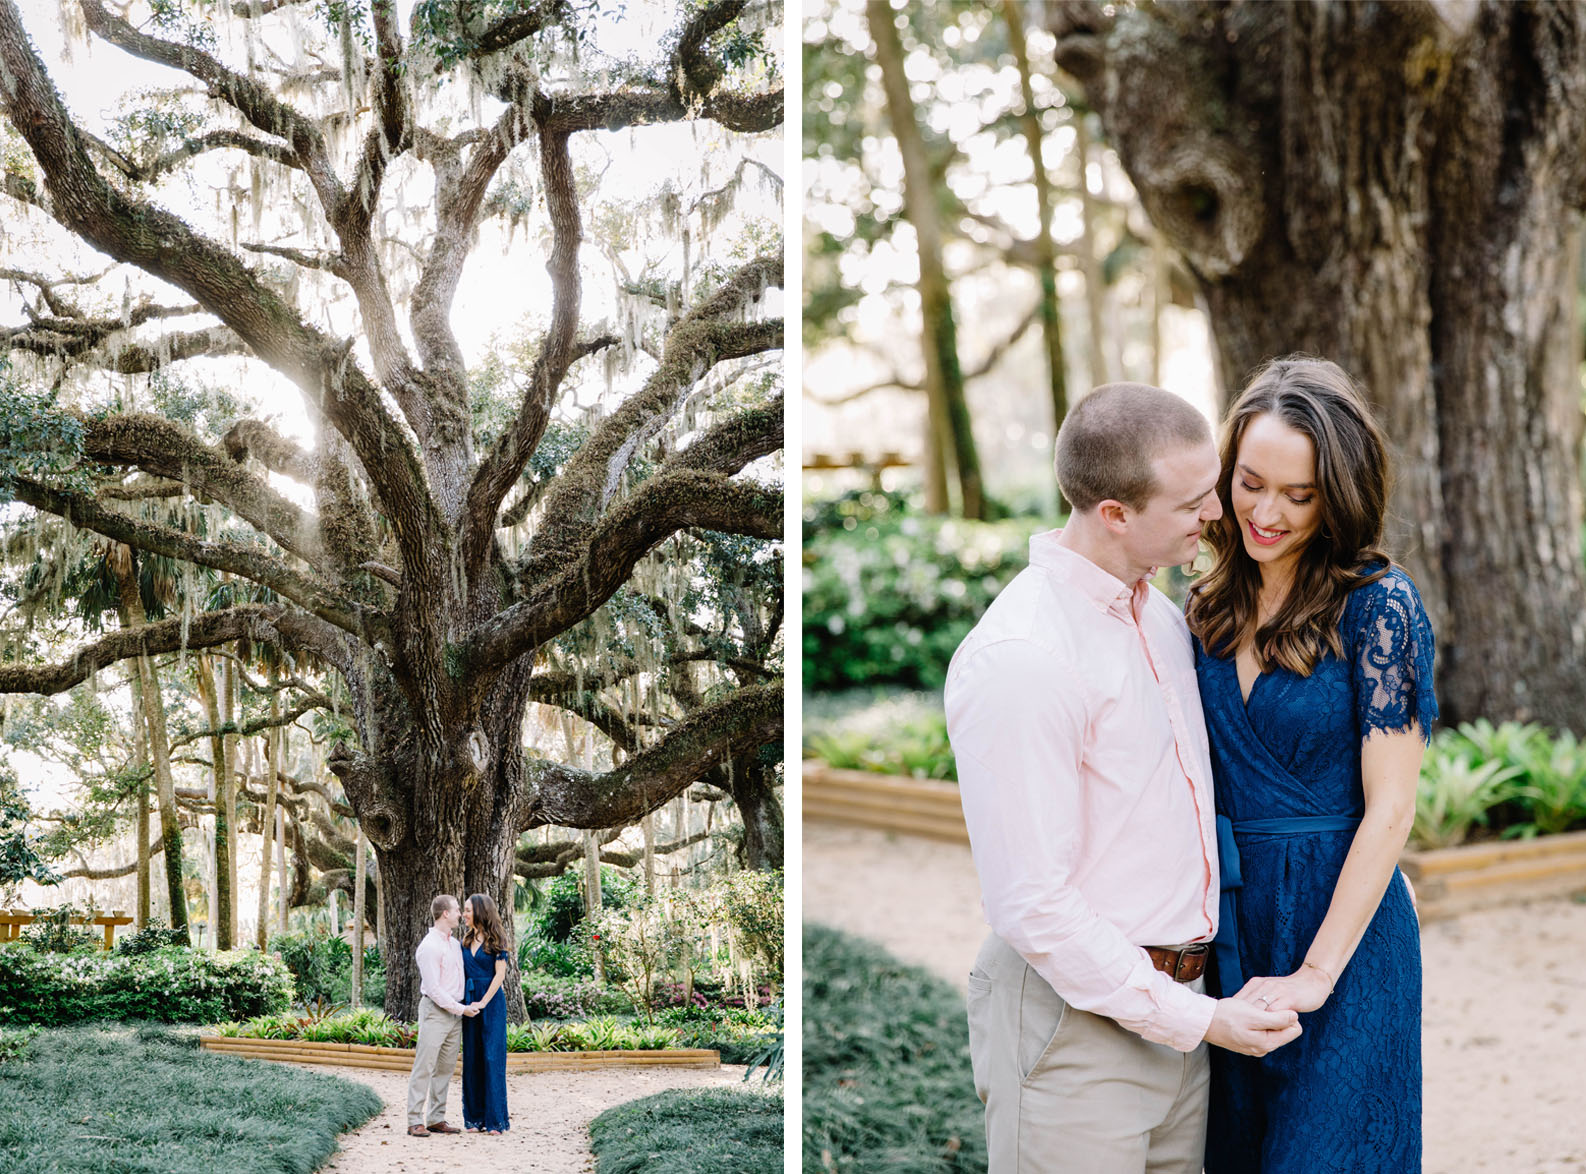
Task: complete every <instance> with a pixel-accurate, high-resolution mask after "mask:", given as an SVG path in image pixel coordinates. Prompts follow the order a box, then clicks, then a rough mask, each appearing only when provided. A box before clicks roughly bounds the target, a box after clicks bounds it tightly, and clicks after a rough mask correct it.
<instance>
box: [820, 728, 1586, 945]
mask: <svg viewBox="0 0 1586 1174" xmlns="http://www.w3.org/2000/svg"><path fill="white" fill-rule="evenodd" d="M804 818H805V819H813V820H830V821H832V822H836V823H846V824H855V825H858V826H860V827H869V828H877V829H879V830H882V831H889V832H895V833H899V834H902V835H913V836H926V837H929V838H931V839H938V840H950V841H953V842H955V843H962V844H967V843H968V842H969V832H968V829H967V828H965V826H964V815H963V808H962V807H961V806H960V803H959V797H958V787H957V786H956V785H955V784H953V783H944V782H939V781H937V780H934V779H908V778H901V777H899V776H896V775H879V774H871V773H870V772H868V771H858V770H837V769H835V768H833V767H829V766H827V765H826V764H825V763H824V762H821V761H819V760H816V759H807V760H805V762H804ZM1399 864H1400V867H1402V868H1403V869H1404V873H1405V875H1406V876H1408V877H1409V878H1410V881H1411V883H1412V884H1414V885H1415V893H1416V899H1417V901H1418V904H1419V909H1420V915H1421V920H1422V921H1423V922H1425V921H1435V920H1437V919H1438V918H1442V917H1450V916H1452V915H1454V914H1456V913H1463V912H1465V911H1467V910H1470V909H1479V908H1486V907H1490V906H1493V905H1502V904H1506V903H1509V902H1512V901H1525V900H1532V899H1535V898H1543V897H1561V896H1565V895H1568V894H1570V893H1574V892H1577V891H1581V890H1586V832H1565V833H1562V834H1558V835H1546V836H1537V837H1535V838H1533V839H1514V840H1489V841H1486V842H1483V843H1478V844H1465V845H1461V846H1460V847H1456V848H1436V849H1432V850H1429V851H1418V850H1414V849H1411V850H1409V851H1407V852H1405V853H1404V855H1403V856H1402V857H1400V860H1399Z"/></svg>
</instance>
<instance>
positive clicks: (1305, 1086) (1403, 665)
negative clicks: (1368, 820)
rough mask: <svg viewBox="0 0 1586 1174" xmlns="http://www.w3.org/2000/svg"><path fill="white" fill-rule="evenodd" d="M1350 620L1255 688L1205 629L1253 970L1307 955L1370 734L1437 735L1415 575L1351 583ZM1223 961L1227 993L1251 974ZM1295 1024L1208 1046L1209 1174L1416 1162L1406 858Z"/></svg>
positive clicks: (1238, 915)
mask: <svg viewBox="0 0 1586 1174" xmlns="http://www.w3.org/2000/svg"><path fill="white" fill-rule="evenodd" d="M1339 632H1340V635H1341V637H1342V643H1343V647H1344V655H1343V657H1342V658H1339V657H1335V656H1331V655H1329V656H1326V657H1324V658H1323V659H1322V660H1321V661H1320V662H1319V663H1318V664H1317V666H1316V667H1315V669H1313V670H1312V672H1311V674H1310V676H1308V677H1300V676H1296V675H1295V674H1294V673H1291V672H1289V671H1288V670H1286V669H1283V668H1274V669H1272V670H1271V671H1269V672H1267V673H1263V674H1262V675H1260V676H1259V677H1257V679H1256V681H1255V684H1254V685H1253V686H1252V687H1251V691H1250V700H1249V703H1248V705H1247V704H1246V703H1245V702H1244V701H1243V700H1242V698H1241V696H1240V693H1239V676H1238V670H1237V669H1236V667H1235V661H1234V658H1233V657H1232V656H1230V657H1227V658H1226V659H1223V658H1218V657H1215V656H1211V655H1209V654H1208V653H1207V652H1206V651H1205V649H1204V648H1202V647H1201V645H1200V642H1199V641H1196V644H1195V667H1196V673H1197V675H1198V677H1199V679H1200V690H1201V701H1202V703H1203V705H1204V707H1205V711H1206V725H1207V732H1208V734H1209V735H1210V740H1211V751H1212V773H1213V778H1214V780H1215V784H1216V793H1217V812H1218V817H1219V819H1218V822H1219V840H1220V843H1226V842H1227V837H1228V836H1229V835H1230V834H1231V836H1232V839H1233V842H1234V843H1235V844H1237V848H1238V851H1237V856H1236V857H1234V854H1232V853H1225V855H1228V856H1230V857H1232V858H1231V859H1229V861H1228V862H1227V863H1228V867H1227V868H1225V869H1224V882H1225V902H1224V908H1223V913H1224V918H1223V919H1224V921H1229V920H1231V921H1232V922H1233V923H1234V924H1233V926H1232V932H1233V933H1234V934H1235V935H1236V940H1237V945H1238V963H1239V967H1240V969H1242V972H1243V975H1242V979H1249V978H1252V977H1255V976H1257V975H1285V974H1290V973H1292V972H1293V971H1295V970H1297V969H1299V967H1300V965H1301V963H1302V962H1303V961H1304V959H1305V953H1306V950H1307V949H1308V948H1309V946H1310V944H1311V939H1312V938H1313V937H1314V936H1315V934H1316V931H1317V929H1318V928H1319V927H1320V926H1321V924H1322V918H1323V917H1324V916H1325V915H1326V913H1327V906H1328V903H1329V902H1330V901H1331V900H1332V895H1333V888H1334V886H1335V884H1336V883H1337V881H1338V874H1339V872H1340V871H1341V870H1342V868H1343V864H1344V857H1345V855H1346V854H1347V853H1348V851H1349V846H1350V843H1351V841H1352V839H1353V836H1354V826H1355V823H1356V821H1358V819H1359V817H1360V815H1361V812H1362V811H1363V810H1364V800H1363V796H1362V791H1361V782H1360V754H1361V742H1362V740H1363V739H1364V738H1365V737H1367V736H1368V735H1370V734H1372V733H1374V732H1377V731H1403V730H1406V729H1408V728H1409V727H1410V726H1411V724H1412V723H1419V726H1420V730H1421V733H1422V735H1423V737H1424V736H1429V733H1430V728H1431V724H1432V721H1433V720H1434V719H1435V718H1436V716H1437V699H1436V697H1435V696H1434V694H1433V691H1432V630H1431V626H1430V625H1429V624H1428V623H1427V619H1426V612H1425V610H1424V609H1423V608H1422V606H1421V597H1420V595H1419V594H1418V593H1417V592H1416V590H1415V584H1414V583H1413V582H1411V580H1410V578H1409V576H1408V575H1406V574H1405V573H1404V572H1403V571H1401V570H1399V569H1398V568H1393V569H1391V570H1389V572H1388V573H1387V575H1385V576H1384V577H1383V578H1382V579H1379V580H1378V581H1377V582H1375V583H1370V584H1367V585H1366V586H1364V587H1359V588H1356V589H1355V591H1353V592H1352V593H1351V594H1350V596H1349V600H1348V603H1347V604H1346V606H1345V608H1344V615H1343V619H1342V622H1341V623H1340V625H1339ZM1230 868H1231V869H1233V870H1235V871H1236V872H1237V873H1238V875H1239V879H1240V881H1242V883H1240V884H1239V885H1238V887H1237V888H1234V889H1233V890H1232V892H1231V893H1230V891H1229V882H1230V880H1231V879H1232V878H1231V877H1230V875H1229V869H1230ZM1230 903H1233V904H1234V906H1235V908H1234V909H1233V910H1231V909H1230ZM1230 912H1233V913H1234V916H1233V917H1232V918H1229V916H1228V914H1229V913H1230ZM1229 933H1230V928H1229V927H1227V926H1225V927H1223V929H1222V930H1221V931H1220V933H1219V939H1225V938H1227V935H1229ZM1233 940H1234V939H1231V938H1229V939H1227V943H1226V945H1225V946H1224V951H1223V958H1222V959H1219V961H1220V962H1222V961H1225V960H1231V955H1230V954H1229V953H1228V950H1229V949H1230V948H1231V946H1232V941H1233ZM1219 969H1221V970H1223V971H1224V972H1223V973H1222V974H1221V975H1220V977H1219V979H1218V982H1219V984H1220V985H1221V987H1222V988H1223V989H1222V992H1221V993H1223V994H1225V995H1232V994H1234V993H1236V992H1237V990H1238V989H1239V986H1240V985H1242V979H1240V978H1239V977H1238V976H1233V980H1232V981H1230V977H1231V976H1230V975H1229V974H1228V973H1227V971H1228V970H1231V969H1233V967H1231V966H1221V967H1219ZM1300 1023H1301V1026H1302V1027H1303V1028H1304V1032H1303V1034H1302V1035H1301V1036H1300V1037H1299V1039H1297V1040H1295V1041H1294V1042H1293V1043H1291V1044H1288V1045H1287V1046H1285V1047H1281V1048H1278V1049H1277V1050H1276V1051H1274V1052H1272V1053H1271V1054H1269V1055H1267V1056H1264V1057H1262V1058H1260V1059H1257V1058H1255V1057H1251V1056H1241V1055H1237V1054H1235V1053H1233V1052H1228V1051H1224V1050H1223V1049H1221V1048H1212V1049H1211V1064H1212V1078H1211V1110H1210V1120H1209V1123H1208V1137H1207V1143H1206V1174H1247V1172H1248V1174H1330V1172H1333V1171H1337V1172H1339V1174H1345V1172H1347V1174H1419V1172H1420V1169H1421V944H1420V933H1419V928H1418V926H1417V924H1416V917H1415V911H1414V908H1413V907H1412V905H1411V903H1410V897H1409V894H1408V892H1407V891H1406V889H1405V884H1404V880H1403V878H1402V877H1401V876H1400V875H1399V873H1398V870H1397V869H1396V870H1395V871H1394V875H1393V878H1392V880H1391V881H1390V882H1389V884H1388V888H1387V892H1386V893H1385V894H1384V896H1383V899H1382V904H1381V905H1380V906H1379V907H1378V909H1377V913H1376V915H1375V916H1374V917H1373V918H1372V920H1371V923H1370V925H1369V926H1368V927H1367V929H1366V933H1365V936H1364V937H1363V938H1362V939H1361V942H1360V946H1359V948H1358V949H1357V950H1356V951H1355V954H1354V957H1353V958H1352V959H1351V960H1350V963H1349V965H1348V967H1346V968H1345V970H1344V973H1343V974H1342V975H1341V976H1340V977H1339V979H1338V983H1337V989H1336V990H1335V991H1334V993H1333V995H1332V996H1331V997H1330V998H1329V999H1328V1000H1327V1002H1326V1003H1324V1004H1323V1005H1322V1007H1321V1008H1320V1009H1319V1010H1317V1011H1314V1012H1311V1013H1309V1014H1302V1015H1301V1016H1300Z"/></svg>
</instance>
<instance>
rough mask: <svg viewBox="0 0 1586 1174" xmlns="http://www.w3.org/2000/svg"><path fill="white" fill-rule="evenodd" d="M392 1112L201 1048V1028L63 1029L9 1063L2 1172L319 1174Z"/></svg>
mask: <svg viewBox="0 0 1586 1174" xmlns="http://www.w3.org/2000/svg"><path fill="white" fill-rule="evenodd" d="M381 1107H382V1106H381V1102H380V1098H379V1097H378V1096H376V1095H375V1093H374V1091H373V1090H372V1089H370V1088H369V1087H368V1086H367V1085H362V1084H357V1083H354V1082H352V1081H348V1080H342V1079H340V1078H339V1077H335V1076H329V1075H325V1074H322V1073H318V1072H303V1071H301V1070H299V1069H296V1068H289V1067H287V1066H286V1065H284V1064H260V1063H257V1062H255V1061H249V1060H240V1059H234V1058H231V1057H227V1056H219V1055H215V1054H213V1053H210V1052H201V1051H199V1049H198V1030H197V1029H196V1028H172V1027H153V1026H149V1025H128V1024H116V1023H110V1024H103V1023H101V1024H92V1025H85V1026H81V1027H58V1028H52V1029H49V1030H46V1031H42V1032H40V1033H39V1034H38V1035H37V1036H35V1037H34V1038H33V1040H32V1041H31V1043H30V1044H29V1045H28V1047H27V1049H26V1051H25V1053H24V1054H23V1055H22V1056H21V1057H20V1058H17V1059H11V1060H6V1061H4V1062H0V1170H5V1171H11V1170H15V1171H19V1172H21V1171H26V1172H27V1174H53V1172H55V1171H71V1172H72V1174H255V1172H258V1174H278V1172H280V1174H309V1171H312V1170H314V1169H315V1168H316V1167H318V1166H319V1165H320V1164H321V1163H322V1162H324V1161H325V1160H326V1159H327V1158H329V1157H330V1155H331V1154H332V1153H334V1152H335V1149H336V1135H337V1134H338V1133H341V1132H343V1131H344V1130H348V1129H353V1128H356V1127H357V1126H359V1125H362V1124H363V1123H364V1122H365V1121H367V1120H369V1118H371V1117H373V1116H374V1115H375V1114H376V1113H378V1112H379V1111H380V1109H381Z"/></svg>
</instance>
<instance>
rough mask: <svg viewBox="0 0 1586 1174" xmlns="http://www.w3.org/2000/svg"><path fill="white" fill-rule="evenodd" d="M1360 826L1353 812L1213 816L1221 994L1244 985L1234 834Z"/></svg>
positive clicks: (1214, 943) (1214, 941) (1300, 833)
mask: <svg viewBox="0 0 1586 1174" xmlns="http://www.w3.org/2000/svg"><path fill="white" fill-rule="evenodd" d="M1359 826H1360V817H1359V816H1357V815H1295V816H1284V817H1280V818H1277V819H1242V820H1240V821H1239V822H1238V823H1235V822H1234V821H1233V820H1231V819H1229V818H1228V817H1227V816H1226V815H1219V816H1218V817H1217V864H1218V872H1219V873H1220V874H1221V875H1220V877H1219V879H1220V881H1221V882H1222V896H1221V899H1220V900H1219V902H1218V910H1217V936H1216V937H1215V938H1213V939H1212V949H1213V950H1214V951H1215V952H1216V954H1217V975H1218V982H1219V983H1220V984H1221V986H1222V994H1223V996H1224V997H1227V996H1229V995H1233V994H1237V993H1238V992H1239V990H1240V989H1241V988H1242V987H1243V986H1244V985H1245V974H1244V968H1243V966H1241V965H1240V961H1239V901H1238V898H1237V897H1236V896H1235V894H1236V893H1237V892H1238V891H1239V889H1240V888H1241V887H1242V886H1243V884H1244V878H1243V877H1242V876H1241V875H1240V872H1239V842H1238V839H1237V837H1239V836H1242V835H1250V836H1303V835H1308V834H1310V833H1313V832H1347V831H1353V830H1354V829H1355V828H1357V827H1359Z"/></svg>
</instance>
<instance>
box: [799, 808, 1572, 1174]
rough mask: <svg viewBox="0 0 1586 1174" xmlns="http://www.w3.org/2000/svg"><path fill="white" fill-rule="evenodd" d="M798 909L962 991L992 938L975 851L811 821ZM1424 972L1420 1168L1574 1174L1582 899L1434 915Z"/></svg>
mask: <svg viewBox="0 0 1586 1174" xmlns="http://www.w3.org/2000/svg"><path fill="white" fill-rule="evenodd" d="M804 919H805V920H806V921H808V922H814V923H820V924H825V925H831V926H835V927H837V928H839V929H843V930H847V931H848V932H850V933H855V934H859V935H861V936H864V937H867V938H871V939H873V940H875V941H878V942H880V943H882V944H883V945H885V946H886V947H887V948H888V949H889V950H891V951H892V952H893V953H894V954H896V955H897V956H898V957H900V958H903V959H905V960H906V961H909V962H913V963H916V964H918V965H921V966H925V967H927V968H929V969H931V970H934V971H936V972H937V973H938V974H940V975H942V977H944V978H946V979H948V980H949V981H951V982H953V983H954V984H955V985H957V986H958V987H959V988H960V989H963V987H964V985H965V984H964V978H965V976H966V974H967V973H968V970H969V966H970V963H971V962H973V961H974V957H975V951H976V950H977V949H978V948H979V946H980V941H981V939H982V938H983V937H984V935H985V932H986V930H985V924H984V922H982V921H981V918H980V894H979V888H978V885H977V884H976V881H975V870H974V866H973V863H972V862H971V860H970V856H969V849H968V848H964V847H960V846H958V845H954V844H946V843H937V842H935V841H931V840H922V839H916V838H914V837H912V836H895V835H889V834H887V833H884V832H871V831H865V830H863V829H859V828H849V827H842V826H838V825H835V824H828V823H815V822H811V823H807V824H805V825H804ZM1421 949H1422V960H1423V965H1424V968H1425V974H1426V978H1425V1011H1424V1016H1425V1017H1424V1020H1423V1032H1422V1047H1423V1056H1424V1062H1425V1072H1426V1099H1425V1121H1424V1125H1425V1130H1426V1157H1425V1174H1476V1172H1478V1171H1480V1172H1492V1174H1498V1172H1500V1171H1501V1172H1503V1174H1521V1172H1523V1174H1580V1171H1582V1170H1583V1169H1586V1133H1583V1131H1582V1130H1581V1128H1580V1091H1581V1088H1582V1087H1583V1085H1582V1077H1581V1074H1580V1069H1581V1058H1582V1056H1583V1055H1586V966H1583V965H1582V959H1586V904H1580V903H1577V902H1574V901H1567V900H1559V901H1537V902H1532V903H1530V904H1525V905H1516V906H1512V907H1509V908H1505V909H1495V910H1487V911H1484V912H1479V913H1468V914H1465V915H1464V916H1462V917H1458V918H1454V919H1452V920H1448V921H1440V922H1434V923H1433V924H1431V925H1429V926H1427V927H1426V929H1425V930H1424V931H1423V933H1422V935H1421Z"/></svg>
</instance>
